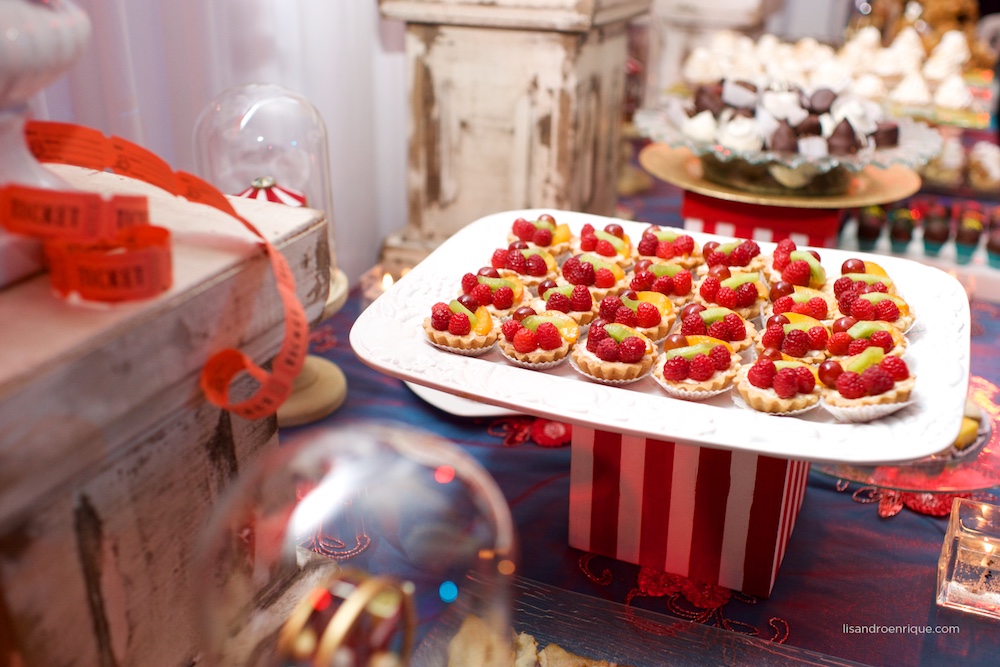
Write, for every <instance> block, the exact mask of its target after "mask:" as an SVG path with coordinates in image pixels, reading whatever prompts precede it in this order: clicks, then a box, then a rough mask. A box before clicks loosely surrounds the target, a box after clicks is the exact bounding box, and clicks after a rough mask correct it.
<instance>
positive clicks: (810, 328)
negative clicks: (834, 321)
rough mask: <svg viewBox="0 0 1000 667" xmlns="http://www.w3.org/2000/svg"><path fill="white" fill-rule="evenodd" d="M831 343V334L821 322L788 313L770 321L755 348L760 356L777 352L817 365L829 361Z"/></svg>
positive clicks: (768, 320)
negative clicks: (768, 352)
mask: <svg viewBox="0 0 1000 667" xmlns="http://www.w3.org/2000/svg"><path fill="white" fill-rule="evenodd" d="M829 340H830V330H829V329H828V328H827V327H826V326H825V325H824V324H823V323H822V322H821V321H819V320H817V319H815V318H812V317H809V316H808V315H800V314H799V313H793V312H787V313H781V314H778V315H772V316H771V317H769V318H768V319H767V323H766V326H765V327H764V330H763V331H761V332H760V333H759V334H758V335H757V337H756V338H755V339H754V344H755V345H756V347H757V352H758V353H760V352H763V351H764V350H765V349H767V348H774V349H777V350H780V351H781V352H782V353H783V354H786V355H788V356H789V357H792V358H794V359H799V360H801V361H804V362H806V363H810V364H816V363H819V362H821V361H823V359H825V358H826V355H827V344H828V343H829Z"/></svg>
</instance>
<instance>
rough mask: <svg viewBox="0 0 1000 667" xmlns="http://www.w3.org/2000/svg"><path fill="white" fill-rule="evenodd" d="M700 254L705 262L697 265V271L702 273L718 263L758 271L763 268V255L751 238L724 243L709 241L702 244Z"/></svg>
mask: <svg viewBox="0 0 1000 667" xmlns="http://www.w3.org/2000/svg"><path fill="white" fill-rule="evenodd" d="M701 254H702V255H704V257H705V263H704V264H702V265H701V266H699V267H698V272H699V273H701V274H702V275H704V274H706V273H708V270H709V269H710V268H712V267H713V266H717V265H719V264H722V265H724V266H728V267H735V268H736V269H738V270H743V271H760V270H761V269H763V268H764V256H763V255H762V254H761V253H760V246H758V245H757V242H756V241H754V240H753V239H740V240H737V241H728V242H726V243H718V242H716V241H709V242H708V243H706V244H705V245H704V246H702V249H701Z"/></svg>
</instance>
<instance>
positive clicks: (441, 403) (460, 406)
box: [405, 382, 520, 417]
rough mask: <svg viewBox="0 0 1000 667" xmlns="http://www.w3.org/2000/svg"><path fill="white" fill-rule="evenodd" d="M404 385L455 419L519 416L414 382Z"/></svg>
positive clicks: (513, 412)
mask: <svg viewBox="0 0 1000 667" xmlns="http://www.w3.org/2000/svg"><path fill="white" fill-rule="evenodd" d="M405 384H406V386H407V387H409V388H410V391H412V392H413V393H414V394H416V395H417V396H419V397H420V398H421V399H422V400H424V401H426V402H427V403H430V404H431V405H433V406H434V407H435V408H437V409H438V410H444V411H445V412H447V413H448V414H450V415H455V416H456V417H505V416H507V415H516V414H520V413H518V412H515V411H513V410H506V409H504V408H498V407H497V406H495V405H487V404H486V403H480V402H479V401H473V400H471V399H468V398H462V397H461V396H455V394H448V393H446V392H443V391H438V390H437V389H431V388H430V387H425V386H424V385H422V384H416V383H414V382H407V383H405Z"/></svg>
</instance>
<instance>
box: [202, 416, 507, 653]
mask: <svg viewBox="0 0 1000 667" xmlns="http://www.w3.org/2000/svg"><path fill="white" fill-rule="evenodd" d="M515 551H516V546H515V536H514V524H513V520H512V518H511V515H510V509H509V507H508V506H507V503H506V501H505V500H504V497H503V494H502V493H501V491H500V490H499V488H498V487H497V485H496V483H495V482H494V481H493V479H492V478H491V477H490V476H489V474H488V473H487V472H486V471H485V470H484V469H483V468H482V467H481V466H480V465H479V464H478V463H477V462H476V461H475V459H473V458H472V457H471V456H469V455H468V454H467V453H465V452H464V451H463V450H461V449H459V448H458V447H456V446H455V445H453V444H451V443H449V442H447V441H444V440H442V439H440V438H438V437H436V436H432V435H429V434H425V433H422V432H420V431H414V430H412V428H406V429H405V430H404V429H403V428H398V427H386V426H374V425H368V424H354V425H351V426H345V427H340V428H336V429H322V430H320V429H309V430H303V431H299V432H296V433H295V434H294V435H293V436H292V437H291V438H290V439H289V440H288V441H287V442H284V443H283V444H282V446H281V447H280V448H278V449H277V450H274V451H273V452H271V453H270V455H267V456H264V457H262V458H261V459H260V460H259V461H258V462H257V464H256V465H254V466H253V467H251V468H250V469H247V470H245V471H243V472H242V473H241V475H240V477H239V478H238V479H237V480H236V482H235V483H234V484H233V485H232V487H231V488H230V489H229V490H228V491H227V493H226V494H225V496H224V498H223V499H222V500H221V501H220V503H219V505H218V507H217V509H216V512H215V513H214V516H213V518H212V520H211V521H210V523H209V525H208V526H207V528H206V531H205V533H204V535H203V539H202V540H201V548H200V549H199V551H198V556H197V559H196V565H195V572H196V578H195V582H196V584H197V586H198V587H197V597H198V604H199V609H198V613H199V615H200V616H201V622H200V627H202V628H203V629H204V633H205V634H204V648H205V653H206V655H207V657H208V662H207V664H210V665H253V666H260V667H274V666H277V665H303V666H305V665H309V666H314V667H318V666H320V665H322V666H323V667H329V666H333V665H336V666H337V667H390V666H393V667H394V666H404V665H445V664H448V651H449V643H450V642H451V640H452V639H453V637H454V635H455V633H456V632H457V631H458V630H459V627H460V626H462V625H463V623H464V624H465V625H468V623H469V620H470V619H472V620H473V621H474V622H475V623H476V624H477V627H478V628H481V629H482V631H483V633H484V634H486V635H487V636H488V637H489V641H490V642H492V643H494V644H495V645H497V646H505V645H506V646H510V643H511V627H510V605H511V586H510V585H511V579H512V577H513V576H514V574H515V572H516V570H517V557H516V553H515ZM500 664H503V662H502V657H499V656H498V661H497V666H498V667H499V665H500ZM506 664H507V665H509V664H510V662H509V661H508V662H507V663H506ZM480 667H493V665H492V664H489V663H487V664H484V665H481V666H480ZM505 667H506V665H505Z"/></svg>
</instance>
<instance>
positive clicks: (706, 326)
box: [678, 302, 757, 352]
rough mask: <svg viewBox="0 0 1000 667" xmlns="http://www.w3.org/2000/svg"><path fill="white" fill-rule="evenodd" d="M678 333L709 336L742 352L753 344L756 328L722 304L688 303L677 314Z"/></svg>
mask: <svg viewBox="0 0 1000 667" xmlns="http://www.w3.org/2000/svg"><path fill="white" fill-rule="evenodd" d="M678 319H679V320H680V322H681V324H680V328H679V331H678V333H681V334H683V335H685V336H711V337H712V338H718V339H719V340H722V341H725V342H727V343H729V344H730V345H732V347H733V350H734V351H735V352H742V351H743V350H747V349H749V348H750V346H751V345H753V342H754V338H755V337H756V336H757V329H756V328H755V327H754V325H753V324H752V323H750V322H748V321H747V320H745V319H743V318H742V317H740V316H739V315H738V314H737V313H735V312H733V311H732V310H730V309H728V308H723V307H722V306H716V307H712V308H706V307H705V306H704V304H700V303H697V302H695V303H689V304H688V305H686V306H684V307H683V308H681V312H680V314H679V315H678Z"/></svg>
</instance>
